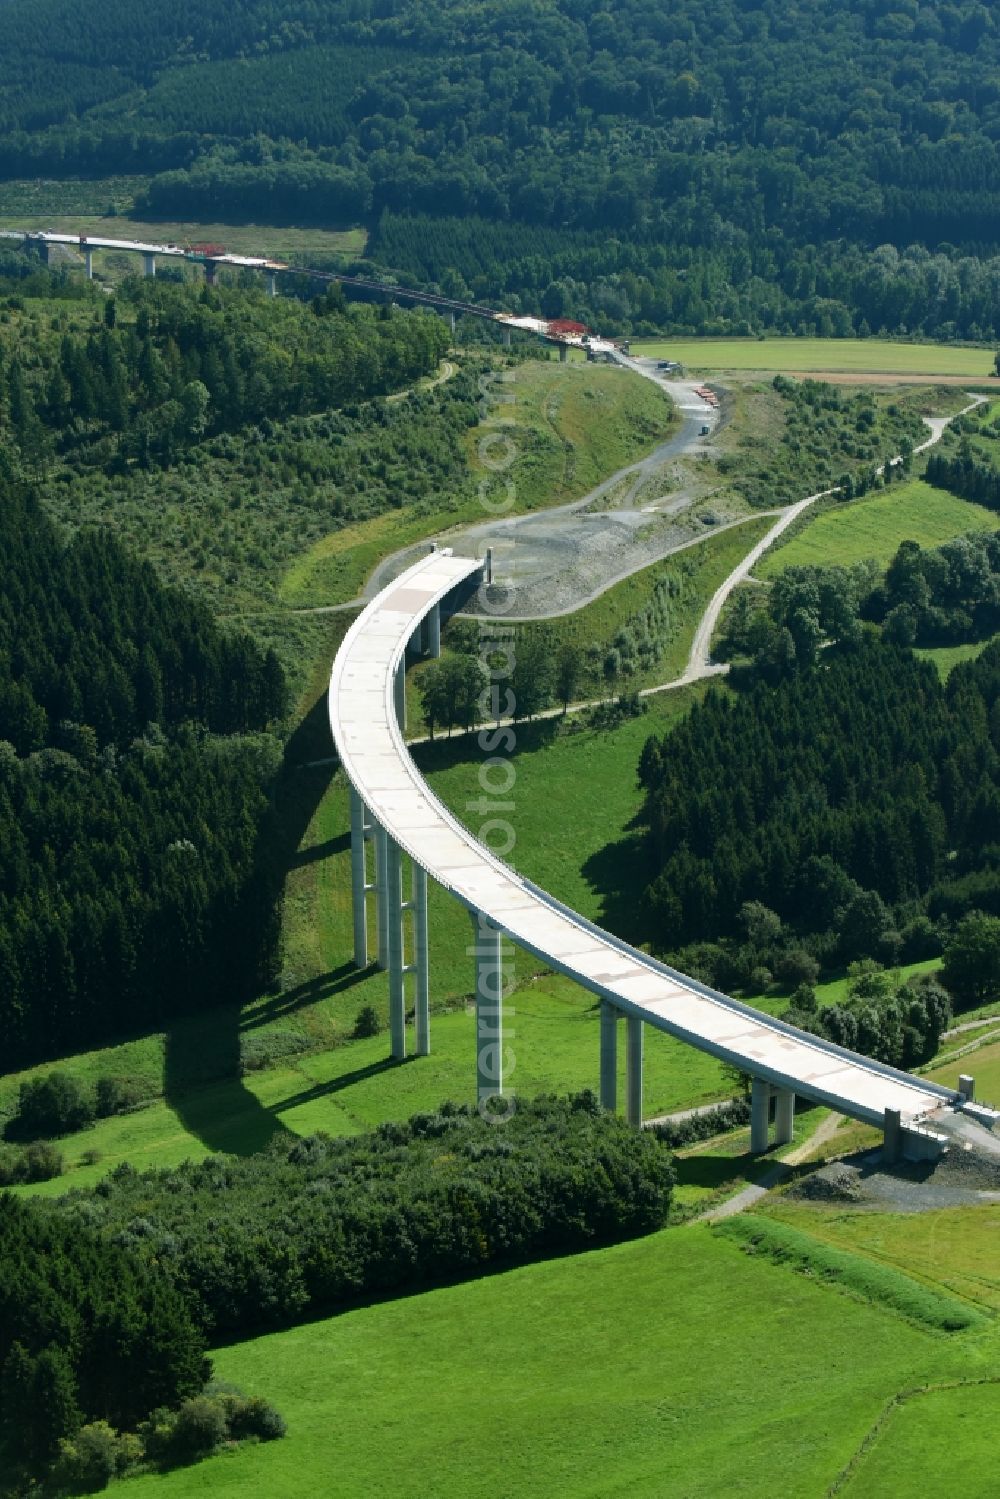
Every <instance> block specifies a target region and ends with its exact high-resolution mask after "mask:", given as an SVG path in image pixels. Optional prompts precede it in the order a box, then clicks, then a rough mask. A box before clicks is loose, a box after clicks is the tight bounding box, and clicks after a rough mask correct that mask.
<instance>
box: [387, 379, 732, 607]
mask: <svg viewBox="0 0 1000 1499" xmlns="http://www.w3.org/2000/svg"><path fill="white" fill-rule="evenodd" d="M641 366H650V368H649V369H646V368H642V367H641ZM628 368H629V369H631V370H632V371H633V373H637V374H643V375H646V376H647V377H648V378H651V379H653V380H654V382H655V384H657V385H658V386H659V387H660V389H662V390H664V391H665V392H666V393H667V394H668V395H669V396H670V399H671V400H672V401H673V403H674V405H675V407H676V408H677V411H678V413H679V415H680V418H681V422H680V428H679V430H678V431H677V432H675V434H674V435H673V436H672V437H670V438H669V439H668V440H667V441H666V442H661V443H658V444H657V446H656V447H655V448H654V449H653V451H652V452H651V453H649V454H648V455H647V456H646V457H645V458H641V459H639V460H638V462H636V463H630V464H628V465H627V466H626V467H625V468H621V469H619V470H618V471H617V472H616V473H614V474H612V475H611V476H610V478H608V479H605V480H604V482H603V483H601V484H598V485H597V486H596V487H595V488H594V489H592V490H591V491H590V492H589V493H588V494H585V495H584V496H583V497H582V498H581V499H579V500H572V501H570V503H569V504H566V505H558V506H556V507H554V508H553V509H551V510H542V511H534V512H532V513H531V514H529V515H522V516H515V517H511V518H510V519H506V520H498V519H496V518H489V519H487V520H485V521H483V522H481V523H477V524H476V525H472V526H461V527H456V528H455V530H454V531H450V532H447V533H444V534H442V535H441V536H440V537H438V538H437V539H438V541H439V543H440V544H441V545H444V546H449V547H451V549H452V551H453V552H455V553H456V554H457V555H458V556H461V557H481V556H482V555H483V554H484V552H485V550H486V548H487V547H492V549H493V559H494V562H493V571H494V576H495V577H498V578H502V579H503V580H504V581H505V582H508V583H512V584H513V586H514V605H513V607H512V608H511V609H509V610H505V617H506V618H509V619H522V620H525V619H551V618H552V617H553V616H555V615H558V614H569V613H572V612H573V611H574V610H576V609H579V608H581V607H582V606H583V605H584V604H587V603H589V602H590V601H591V600H592V599H594V598H597V597H598V596H599V595H600V594H601V593H603V592H605V590H606V589H608V588H611V587H612V586H613V585H614V584H615V583H618V582H620V581H621V580H622V579H623V578H627V577H629V576H630V575H631V574H632V573H634V572H639V571H640V570H641V569H642V568H645V567H649V566H650V565H651V564H652V563H654V562H660V561H662V559H663V558H664V557H667V556H669V555H670V554H671V553H672V552H675V551H678V550H680V548H682V547H684V546H690V545H692V543H693V542H695V541H698V540H701V538H702V536H708V535H714V534H715V533H716V532H717V531H719V530H720V529H721V527H719V526H715V527H713V528H708V527H706V526H704V525H703V524H702V523H701V522H699V521H697V520H695V519H694V518H693V517H692V516H690V515H688V514H687V512H688V511H689V510H690V509H691V508H692V506H693V505H695V503H696V499H695V497H694V496H693V495H687V494H684V493H671V492H669V491H670V481H669V478H668V477H667V467H668V465H669V464H670V461H671V460H672V459H676V458H679V457H683V456H687V455H691V454H697V453H699V452H703V451H705V450H706V443H707V442H708V441H709V440H710V439H711V435H712V433H713V432H714V430H715V428H716V426H717V425H718V421H719V412H718V409H717V408H716V407H714V406H712V405H710V404H709V403H708V402H706V401H704V400H702V398H701V397H700V396H699V395H698V394H697V393H696V390H695V386H696V384H697V382H695V381H693V380H670V381H668V380H666V379H664V378H663V376H662V375H660V374H659V373H658V372H656V370H655V363H654V361H653V360H641V361H640V360H631V361H629V362H628ZM706 427H707V428H708V429H709V430H708V432H707V433H705V432H704V431H703V429H704V428H706ZM511 435H512V438H513V440H514V441H515V442H516V439H517V433H516V428H515V429H513V430H512V433H511ZM651 487H652V488H654V489H655V488H657V487H659V488H660V489H661V490H664V491H668V492H665V493H661V494H659V495H654V496H653V497H652V499H650V498H649V491H650V488H651ZM426 545H427V543H426V542H421V543H418V544H416V545H414V546H408V547H404V548H403V549H402V550H401V551H399V552H395V553H394V554H393V555H392V556H391V557H387V558H386V559H385V561H384V562H382V563H380V564H379V566H378V567H377V568H376V569H375V571H374V572H373V573H372V575H371V577H370V578H369V580H368V582H367V584H366V585H365V589H364V595H363V597H364V600H365V602H367V601H368V600H369V599H371V598H374V596H375V595H376V594H377V593H379V592H380V591H381V590H382V589H383V588H385V586H386V585H387V584H388V583H390V582H391V581H392V579H393V578H394V577H397V576H398V574H399V573H401V572H402V571H403V570H404V569H405V568H407V567H409V566H410V564H411V563H413V562H415V561H416V560H417V558H418V557H420V556H421V555H422V554H423V552H424V551H425V550H426Z"/></svg>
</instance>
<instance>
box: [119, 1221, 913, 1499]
mask: <svg viewBox="0 0 1000 1499" xmlns="http://www.w3.org/2000/svg"><path fill="white" fill-rule="evenodd" d="M598 1308H599V1313H598V1312H597V1309H598ZM779 1328H780V1340H779V1342H778V1343H777V1344H776V1343H775V1341H774V1340H775V1335H776V1329H779ZM859 1348H863V1349H864V1358H863V1360H861V1359H859V1358H858V1349H859ZM936 1348H937V1344H936V1343H935V1340H933V1339H932V1338H930V1337H928V1336H927V1335H926V1334H924V1333H922V1332H919V1331H918V1330H916V1329H915V1328H912V1327H910V1326H908V1325H907V1324H906V1323H905V1322H903V1321H902V1320H901V1319H899V1318H897V1317H894V1316H892V1315H890V1314H889V1313H886V1312H883V1311H880V1310H877V1309H874V1308H871V1307H867V1306H860V1305H858V1304H856V1303H853V1302H851V1301H849V1300H848V1299H846V1298H844V1297H841V1296H839V1295H837V1294H835V1293H832V1292H829V1291H827V1290H825V1289H823V1288H822V1287H820V1286H816V1285H813V1284H810V1283H809V1282H808V1281H807V1280H806V1279H804V1278H803V1277H799V1276H795V1275H791V1274H789V1273H788V1272H787V1271H785V1270H783V1269H781V1268H779V1267H776V1266H774V1265H771V1264H766V1263H759V1262H756V1261H754V1260H753V1259H751V1258H748V1257H747V1256H745V1255H743V1254H741V1253H740V1252H739V1251H738V1250H735V1249H734V1248H733V1247H732V1246H730V1245H728V1244H726V1243H724V1242H720V1241H719V1240H716V1239H714V1238H712V1237H711V1236H710V1235H709V1234H707V1233H706V1232H705V1231H704V1230H703V1229H700V1228H687V1229H677V1230H668V1231H667V1232H665V1233H662V1234H658V1235H654V1236H652V1237H650V1238H648V1239H644V1240H640V1241H638V1242H636V1243H632V1244H626V1245H621V1246H619V1247H617V1248H614V1249H609V1250H602V1251H598V1252H595V1253H592V1254H589V1255H582V1256H577V1257H575V1258H572V1259H566V1260H555V1261H551V1262H549V1263H546V1264H541V1265H536V1266H530V1267H526V1268H524V1269H519V1270H514V1271H511V1272H508V1273H506V1274H502V1275H497V1276H494V1277H490V1278H487V1279H484V1280H480V1281H477V1282H474V1283H472V1284H468V1285H464V1286H458V1287H454V1288H450V1289H446V1290H441V1291H434V1292H430V1293H427V1294H425V1295H422V1296H418V1297H413V1298H411V1299H409V1300H403V1301H397V1302H394V1303H387V1304H383V1305H380V1306H373V1307H370V1308H367V1309H364V1310H361V1311H357V1312H351V1313H348V1314H346V1315H345V1316H342V1317H340V1318H337V1319H334V1320H331V1321H327V1322H322V1323H318V1324H315V1325H313V1326H309V1327H301V1328H297V1329H295V1330H293V1331H291V1332H288V1333H283V1334H278V1335H276V1336H270V1337H265V1338H260V1339H256V1340H254V1341H252V1342H249V1343H246V1344H244V1345H242V1346H240V1347H235V1348H230V1349H226V1350H223V1351H222V1352H221V1353H220V1354H219V1355H218V1357H217V1368H218V1372H219V1373H220V1375H221V1376H222V1377H224V1378H226V1379H232V1380H235V1381H236V1382H237V1383H239V1384H242V1385H244V1386H245V1387H246V1388H248V1389H266V1390H267V1393H268V1396H269V1398H271V1399H273V1400H274V1401H275V1402H276V1404H277V1405H278V1407H279V1408H280V1409H281V1410H282V1411H283V1412H284V1414H285V1416H286V1418H287V1420H288V1423H289V1436H288V1437H287V1438H286V1439H285V1440H284V1441H282V1442H277V1443H275V1444H273V1445H272V1446H266V1447H257V1448H250V1449H247V1450H244V1451H241V1452H239V1453H233V1454H227V1455H224V1456H222V1457H219V1458H215V1459H212V1460H211V1461H210V1462H208V1463H205V1464H202V1465H200V1466H198V1467H196V1468H193V1469H189V1470H186V1471H185V1470H181V1471H178V1472H175V1473H174V1474H172V1475H171V1476H170V1477H168V1478H166V1479H160V1478H145V1479H138V1480H136V1481H135V1482H134V1484H133V1491H134V1493H135V1494H136V1496H137V1499H141V1496H142V1495H143V1494H145V1493H146V1492H149V1493H157V1494H160V1493H162V1494H164V1495H165V1496H167V1499H186V1496H188V1495H197V1494H208V1493H211V1494H212V1495H213V1496H219V1499H225V1496H227V1495H230V1494H232V1495H236V1494H244V1493H246V1492H247V1491H248V1487H249V1488H252V1490H253V1491H254V1492H258V1493H273V1494H280V1495H281V1496H282V1499H299V1496H301V1499H306V1496H309V1499H312V1496H313V1495H315V1494H317V1493H319V1492H326V1491H327V1488H328V1487H329V1485H330V1484H331V1483H333V1482H334V1481H335V1484H336V1489H337V1492H338V1493H339V1494H341V1495H344V1496H345V1499H347V1496H352V1499H353V1496H361V1495H365V1496H368V1495H371V1494H375V1493H377V1494H381V1495H385V1496H386V1499H404V1496H406V1499H409V1496H413V1499H417V1496H420V1499H424V1496H426V1495H429V1494H433V1495H435V1496H436V1499H449V1496H456V1499H459V1496H460V1499H477V1496H486V1495H496V1494H506V1495H511V1496H513V1495H517V1496H518V1499H531V1496H535V1495H538V1496H542V1495H545V1496H549V1495H553V1494H555V1495H573V1496H579V1499H583V1496H592V1499H612V1496H615V1495H629V1496H640V1495H649V1496H651V1499H652V1496H656V1499H662V1496H663V1495H665V1494H671V1495H674V1494H676V1495H681V1494H683V1495H684V1496H685V1499H695V1496H711V1499H715V1496H717V1495H719V1494H724V1493H734V1494H735V1493H740V1494H747V1495H751V1494H760V1495H763V1494H769V1493H784V1494H796V1495H799V1494H801V1495H819V1494H821V1493H823V1492H824V1491H825V1488H826V1485H827V1483H828V1482H829V1481H830V1479H831V1478H832V1477H833V1475H834V1474H835V1473H836V1472H837V1471H838V1469H839V1468H840V1467H841V1466H842V1465H843V1463H844V1462H845V1461H846V1460H847V1458H848V1457H849V1455H850V1453H851V1451H852V1450H853V1448H854V1447H855V1446H856V1445H857V1443H858V1442H859V1440H860V1438H861V1436H862V1434H863V1433H864V1431H865V1430H866V1429H867V1427H868V1426H869V1425H870V1424H871V1422H872V1420H873V1419H874V1418H875V1416H876V1414H877V1412H878V1410H879V1408H880V1406H881V1404H882V1401H883V1400H884V1398H885V1394H886V1392H887V1391H889V1390H891V1389H893V1388H895V1387H896V1386H897V1385H898V1384H900V1383H902V1382H903V1381H904V1380H906V1379H907V1378H909V1377H910V1376H911V1374H912V1373H913V1372H914V1371H915V1370H917V1369H919V1368H921V1367H922V1366H923V1365H924V1364H925V1363H927V1362H928V1361H929V1360H930V1359H931V1358H933V1355H934V1353H935V1352H936ZM779 1352H780V1356H779ZM781 1370H783V1371H784V1375H785V1377H779V1373H780V1371H781ZM361 1391H363V1392H364V1393H363V1398H359V1392H361Z"/></svg>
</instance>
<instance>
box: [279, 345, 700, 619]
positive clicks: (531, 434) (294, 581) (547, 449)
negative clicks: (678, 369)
mask: <svg viewBox="0 0 1000 1499" xmlns="http://www.w3.org/2000/svg"><path fill="white" fill-rule="evenodd" d="M512 373H513V375H514V380H513V383H512V384H511V385H510V386H502V385H500V384H497V386H496V387H495V388H496V390H497V391H498V392H504V391H506V392H513V395H514V404H513V405H512V406H509V407H507V406H499V405H498V406H497V407H496V408H495V410H494V415H496V414H498V413H499V414H500V415H501V416H504V417H506V416H511V417H512V418H513V426H512V427H510V428H509V429H506V428H504V429H498V428H495V427H479V428H474V429H473V430H472V431H471V432H470V433H469V434H468V438H467V442H468V457H469V464H470V470H471V473H472V475H473V478H474V479H475V480H476V482H478V479H479V478H480V477H482V476H483V475H484V474H485V470H484V469H483V468H482V466H481V463H480V460H479V457H478V454H477V445H478V444H479V442H480V441H481V439H482V438H483V436H484V434H485V435H489V434H493V435H494V436H495V435H496V433H497V431H498V430H502V431H504V432H507V431H509V434H510V438H511V440H512V442H513V445H514V447H515V449H516V451H517V456H516V458H515V461H514V463H513V464H512V465H511V467H510V469H509V477H510V480H511V483H512V485H513V488H512V490H511V493H512V494H513V495H514V496H515V504H514V506H513V507H512V508H511V509H510V511H509V512H505V513H506V514H510V515H523V514H525V513H527V512H528V511H531V510H539V509H542V508H547V507H550V506H553V505H563V504H566V503H567V502H568V501H571V500H575V499H579V498H580V497H581V496H583V495H585V494H586V493H587V492H588V490H590V489H592V488H593V487H594V486H595V485H597V484H599V483H600V482H601V481H602V480H603V479H606V478H607V477H608V475H609V474H612V473H614V471H615V470H616V469H618V468H621V467H622V466H623V465H624V464H627V463H630V462H632V461H633V460H634V459H636V458H638V457H641V456H642V454H643V453H646V452H648V451H649V449H650V448H651V447H652V446H653V444H654V443H655V442H657V441H660V440H662V439H663V438H664V437H665V436H666V435H667V433H668V432H669V430H670V428H671V426H672V425H673V424H674V422H675V420H676V418H675V415H674V411H673V407H672V405H671V403H670V401H669V400H668V399H667V397H666V396H664V394H663V393H662V391H660V390H658V389H657V388H656V386H654V385H653V384H652V383H651V382H650V381H649V380H642V379H638V378H635V379H628V378H625V379H623V378H622V371H621V370H611V369H604V368H601V367H598V366H595V365H588V364H586V363H583V364H566V365H561V364H558V363H552V362H550V361H545V360H532V361H529V362H528V363H525V364H522V365H518V366H517V367H516V368H515V369H514V370H513V372H512ZM488 518H489V513H488V512H487V511H486V509H485V508H484V506H483V504H482V502H481V500H480V498H479V495H478V493H477V492H476V488H475V485H474V484H470V486H469V489H468V492H467V493H466V494H464V495H462V496H458V497H456V498H455V499H453V500H452V501H451V502H450V503H449V504H447V505H442V506H441V507H440V508H438V509H435V508H434V507H433V506H432V505H430V504H427V505H424V506H422V507H416V508H414V509H413V510H411V511H408V512H407V514H406V515H405V517H404V516H401V515H400V514H398V513H397V512H396V511H391V512H389V513H388V514H385V515H380V516H376V517H375V518H374V519H372V520H367V521H361V522H359V523H357V524H355V525H352V526H345V527H343V528H342V529H341V530H339V531H334V532H332V533H331V534H330V535H329V536H325V537H323V538H322V539H321V540H320V541H318V542H317V543H316V544H315V545H314V546H312V547H310V549H309V550H308V551H307V552H306V553H305V554H304V555H303V556H302V557H300V558H298V559H297V560H296V561H295V562H294V563H293V564H292V566H291V567H290V568H289V570H288V572H287V573H286V574H285V577H284V579H283V581H282V584H281V591H280V592H281V598H282V600H283V602H284V603H286V604H290V605H292V606H295V607H308V606H310V605H317V604H340V603H345V602H347V601H348V600H350V599H353V598H355V597H356V596H357V595H358V594H359V592H360V590H361V588H362V586H363V584H364V582H365V580H366V579H367V578H368V576H369V574H370V573H371V571H372V569H373V568H374V567H375V566H376V564H377V563H379V562H380V561H381V560H382V558H383V557H386V556H388V555H389V554H390V553H392V552H395V551H397V550H399V548H400V547H404V546H408V545H410V544H411V543H413V542H416V541H420V540H422V539H423V538H424V537H425V536H433V535H434V534H435V533H436V532H440V533H441V535H442V536H444V537H445V538H446V536H447V532H448V530H449V529H450V528H452V527H454V526H460V525H468V524H470V523H473V522H477V521H482V520H486V519H488Z"/></svg>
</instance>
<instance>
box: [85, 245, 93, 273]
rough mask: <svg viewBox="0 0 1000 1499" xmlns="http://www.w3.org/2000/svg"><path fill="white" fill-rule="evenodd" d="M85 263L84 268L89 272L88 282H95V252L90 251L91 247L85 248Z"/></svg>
mask: <svg viewBox="0 0 1000 1499" xmlns="http://www.w3.org/2000/svg"><path fill="white" fill-rule="evenodd" d="M83 263H84V266H85V267H86V270H87V280H88V281H93V279H94V252H93V250H91V249H90V247H89V246H85V247H84V251H83Z"/></svg>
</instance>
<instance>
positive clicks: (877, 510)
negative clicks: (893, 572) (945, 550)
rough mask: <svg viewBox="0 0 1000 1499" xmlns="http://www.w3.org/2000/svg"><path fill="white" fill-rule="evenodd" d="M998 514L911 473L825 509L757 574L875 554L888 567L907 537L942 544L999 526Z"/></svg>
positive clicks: (924, 543)
mask: <svg viewBox="0 0 1000 1499" xmlns="http://www.w3.org/2000/svg"><path fill="white" fill-rule="evenodd" d="M998 527H1000V515H998V514H997V513H996V512H995V511H993V510H986V509H985V508H984V507H983V506H982V505H975V504H973V503H972V502H971V501H969V500H961V499H959V498H958V497H957V496H956V495H952V494H948V492H947V491H946V490H943V489H935V488H934V486H933V485H930V484H927V483H925V482H924V480H923V479H909V480H907V481H905V482H904V483H901V484H896V485H893V486H892V488H890V489H887V490H883V491H882V492H881V493H879V494H876V495H873V496H872V497H871V498H868V497H866V498H864V499H860V500H851V501H849V502H848V503H847V504H844V505H834V506H831V507H829V508H827V509H824V510H821V511H819V512H818V514H817V515H816V516H815V518H814V519H812V520H809V521H807V522H806V523H805V524H804V526H803V527H802V529H801V530H798V531H796V533H795V534H794V535H793V536H791V537H790V539H789V540H788V541H787V542H785V543H784V544H783V545H780V546H777V547H774V548H772V549H771V550H770V551H768V552H767V553H766V554H765V556H764V557H763V558H762V559H761V561H760V562H759V563H758V565H757V567H756V569H755V572H756V573H757V575H758V577H762V578H773V577H775V576H776V575H777V574H778V573H779V572H782V571H783V570H784V569H785V568H786V567H828V566H830V565H831V564H833V563H843V564H845V565H848V564H850V563H852V562H861V561H864V560H866V559H867V558H872V559H873V560H874V561H875V562H877V563H879V565H880V566H882V567H886V566H888V564H889V563H890V562H891V561H892V559H893V557H894V556H895V555H896V552H897V550H898V548H899V545H900V543H901V542H903V541H916V542H918V543H919V544H920V545H921V546H924V547H933V546H940V545H941V544H942V542H945V541H950V540H951V539H952V537H954V536H961V535H962V534H963V533H964V532H966V531H995V530H997V528H998Z"/></svg>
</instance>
